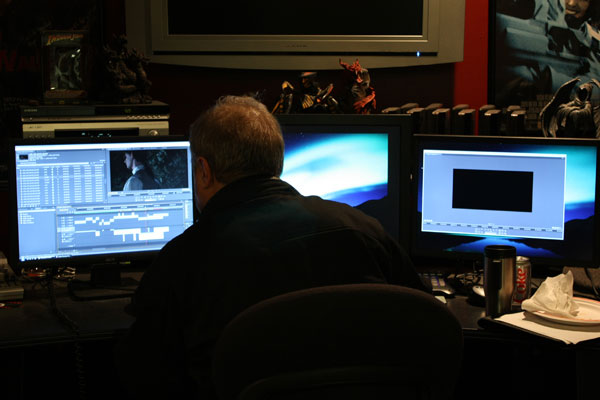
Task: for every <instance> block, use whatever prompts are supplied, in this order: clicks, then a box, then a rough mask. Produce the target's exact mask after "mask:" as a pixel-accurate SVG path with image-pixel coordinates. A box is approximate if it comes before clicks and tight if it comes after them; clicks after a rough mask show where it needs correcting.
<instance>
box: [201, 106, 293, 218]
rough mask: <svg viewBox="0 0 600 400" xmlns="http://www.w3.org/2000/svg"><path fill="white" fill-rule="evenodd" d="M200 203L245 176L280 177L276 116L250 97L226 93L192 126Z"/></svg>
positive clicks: (278, 137)
mask: <svg viewBox="0 0 600 400" xmlns="http://www.w3.org/2000/svg"><path fill="white" fill-rule="evenodd" d="M190 145H191V149H192V155H193V157H194V177H195V189H196V202H197V203H196V205H197V206H198V208H199V209H202V208H203V207H204V206H205V205H206V202H208V200H210V198H211V197H212V196H213V195H214V194H215V193H216V192H217V191H218V190H219V189H220V188H222V187H223V186H225V185H227V184H229V183H231V182H233V181H235V180H237V179H239V178H243V177H245V176H251V175H268V176H276V177H279V175H281V171H282V169H283V150H284V145H283V137H282V136H281V128H280V126H279V123H278V122H277V120H276V119H275V117H274V116H273V115H272V114H271V113H270V112H269V110H267V108H266V107H265V106H264V104H262V103H260V102H259V101H257V100H255V99H253V98H251V97H246V96H242V97H238V96H225V97H222V98H220V99H219V100H218V101H217V103H216V104H215V105H214V106H213V107H211V108H210V109H208V110H207V111H205V112H204V113H202V115H200V117H199V118H198V119H197V120H196V121H195V122H194V123H193V124H192V126H191V128H190Z"/></svg>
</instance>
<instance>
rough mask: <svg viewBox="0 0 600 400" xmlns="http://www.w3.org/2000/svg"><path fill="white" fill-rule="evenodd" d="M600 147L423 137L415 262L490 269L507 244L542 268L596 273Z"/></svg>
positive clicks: (418, 150)
mask: <svg viewBox="0 0 600 400" xmlns="http://www.w3.org/2000/svg"><path fill="white" fill-rule="evenodd" d="M598 151H599V141H597V140H590V139H555V138H534V137H529V138H524V137H483V136H434V135H415V136H414V153H413V154H414V163H413V166H414V170H413V178H414V179H413V184H414V186H413V188H414V190H413V194H414V197H413V205H412V209H413V232H412V238H411V253H412V254H413V256H415V257H417V258H418V257H421V258H423V259H426V260H431V259H438V261H439V260H447V261H455V260H457V259H467V260H481V259H482V254H483V250H484V247H485V246H487V245H492V244H506V245H511V246H514V247H515V248H516V249H517V255H521V256H526V257H529V258H530V259H531V261H532V264H534V265H543V266H560V267H562V266H579V267H584V266H585V267H597V266H598V263H599V246H598V218H596V215H597V213H598V204H599V202H598V185H597V178H598V160H599V158H598V156H599V154H598Z"/></svg>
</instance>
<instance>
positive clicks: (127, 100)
mask: <svg viewBox="0 0 600 400" xmlns="http://www.w3.org/2000/svg"><path fill="white" fill-rule="evenodd" d="M104 56H105V57H106V64H105V65H106V73H107V75H108V79H109V84H110V92H109V93H108V97H109V98H110V100H111V101H114V102H116V103H124V104H137V103H150V102H151V101H152V98H151V97H150V95H149V94H148V93H149V91H150V86H151V85H152V83H151V82H150V81H149V80H148V77H147V76H146V71H145V70H144V67H145V66H146V65H147V64H148V59H147V58H145V57H144V56H143V54H142V53H140V52H138V51H137V50H135V49H133V50H131V51H129V50H127V39H125V37H124V36H120V37H119V38H118V40H117V50H113V49H111V48H110V47H108V46H105V47H104Z"/></svg>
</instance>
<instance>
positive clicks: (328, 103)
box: [271, 72, 339, 114]
mask: <svg viewBox="0 0 600 400" xmlns="http://www.w3.org/2000/svg"><path fill="white" fill-rule="evenodd" d="M316 76H317V73H316V72H303V73H301V74H300V81H301V84H302V87H301V89H300V90H296V89H295V88H294V86H293V85H292V84H291V83H290V82H288V81H285V82H283V83H282V84H281V94H280V96H279V100H278V101H277V103H276V104H275V106H274V107H273V109H272V111H271V112H272V113H273V114H293V113H336V112H338V111H339V104H338V102H337V100H336V99H335V98H334V97H333V96H332V95H331V93H332V91H333V84H332V83H330V84H329V85H327V87H325V88H323V89H321V88H320V87H319V83H318V82H317V79H316Z"/></svg>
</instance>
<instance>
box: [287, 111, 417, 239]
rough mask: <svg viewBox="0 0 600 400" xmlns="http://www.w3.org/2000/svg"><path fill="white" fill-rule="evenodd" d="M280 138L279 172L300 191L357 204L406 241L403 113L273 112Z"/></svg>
mask: <svg viewBox="0 0 600 400" xmlns="http://www.w3.org/2000/svg"><path fill="white" fill-rule="evenodd" d="M278 120H279V122H280V124H281V127H282V131H283V138H284V142H285V157H284V165H283V174H282V175H281V178H282V179H283V180H285V181H287V182H288V183H290V184H291V185H292V186H294V187H295V188H296V189H297V190H298V191H299V192H300V193H301V194H303V195H307V196H308V195H316V196H319V197H322V198H324V199H327V200H335V201H339V202H342V203H347V204H349V205H351V206H353V207H356V208H358V209H360V210H362V211H364V212H365V213H366V214H369V215H371V216H373V217H375V218H377V219H378V220H379V221H380V222H381V224H382V225H383V227H384V228H385V229H386V230H387V231H388V232H389V233H390V234H391V235H392V236H393V237H394V238H396V239H397V240H399V241H400V242H402V243H403V244H406V243H405V240H406V237H407V234H408V232H407V231H406V230H405V229H404V228H405V227H406V226H408V223H407V222H408V215H406V214H405V213H404V212H403V211H404V210H406V206H405V203H404V201H405V199H407V196H408V185H402V184H401V182H408V167H409V164H408V156H409V154H410V153H409V150H410V146H409V143H410V126H411V119H410V116H407V115H351V114H338V115H330V114H327V115H326V114H291V115H289V114H284V115H278Z"/></svg>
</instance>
